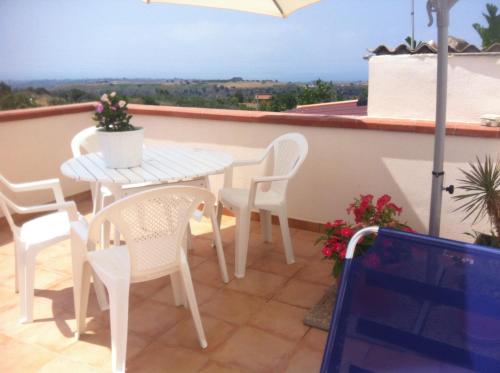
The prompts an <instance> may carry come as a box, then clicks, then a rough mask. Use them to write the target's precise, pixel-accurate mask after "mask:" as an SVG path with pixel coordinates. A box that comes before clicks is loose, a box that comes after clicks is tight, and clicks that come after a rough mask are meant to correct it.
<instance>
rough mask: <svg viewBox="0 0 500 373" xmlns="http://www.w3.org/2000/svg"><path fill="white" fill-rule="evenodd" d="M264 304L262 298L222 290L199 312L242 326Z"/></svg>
mask: <svg viewBox="0 0 500 373" xmlns="http://www.w3.org/2000/svg"><path fill="white" fill-rule="evenodd" d="M264 304H265V301H264V300H263V299H262V298H259V297H255V296H252V295H247V294H243V293H240V292H237V291H233V290H227V289H223V290H221V291H220V292H218V293H217V295H216V296H215V297H214V299H212V300H211V301H209V302H207V303H205V304H203V305H202V306H201V312H202V313H204V314H207V315H210V316H212V317H215V318H217V319H220V320H224V321H227V322H229V323H232V324H238V325H243V324H245V323H247V322H248V320H250V318H251V317H252V316H253V315H254V314H255V313H257V312H258V311H259V310H260V309H261V308H262V307H263V306H264Z"/></svg>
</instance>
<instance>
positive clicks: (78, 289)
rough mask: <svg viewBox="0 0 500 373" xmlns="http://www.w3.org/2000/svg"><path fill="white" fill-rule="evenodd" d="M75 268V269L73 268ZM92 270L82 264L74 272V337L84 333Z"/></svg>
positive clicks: (87, 265)
mask: <svg viewBox="0 0 500 373" xmlns="http://www.w3.org/2000/svg"><path fill="white" fill-rule="evenodd" d="M74 268H75V267H74ZM91 275H92V268H91V267H90V265H89V264H88V263H82V264H81V265H80V268H79V269H77V270H74V273H73V278H74V285H73V297H74V302H75V319H76V337H77V338H80V336H81V335H82V334H83V333H85V329H86V318H87V309H88V305H89V293H90V276H91Z"/></svg>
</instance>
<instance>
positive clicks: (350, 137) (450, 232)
mask: <svg viewBox="0 0 500 373" xmlns="http://www.w3.org/2000/svg"><path fill="white" fill-rule="evenodd" d="M90 116H91V114H90V113H88V114H86V113H84V114H73V115H64V116H54V117H50V118H43V119H32V120H21V121H13V122H4V123H0V172H1V173H3V174H4V175H5V176H7V177H9V178H10V179H12V181H17V182H19V181H28V180H36V179H43V178H49V177H59V178H61V180H62V182H63V189H64V192H65V194H66V195H71V194H75V193H78V192H80V191H83V190H86V189H87V184H86V183H79V182H74V181H71V180H69V179H68V178H66V177H64V176H63V175H61V173H60V171H59V167H60V165H61V163H62V162H64V161H65V160H66V159H68V158H69V157H70V156H71V153H70V147H69V144H70V140H71V138H72V136H73V135H74V134H76V133H77V132H78V131H79V130H81V129H83V128H85V127H87V126H89V125H91V123H92V122H91V119H90ZM133 123H134V124H136V125H141V126H144V127H145V130H146V132H145V135H146V137H148V138H151V139H152V141H174V142H178V143H183V144H186V145H190V144H196V145H197V146H205V147H208V148H216V149H222V150H225V151H227V152H229V153H231V154H233V156H234V157H235V158H248V157H253V156H255V155H257V154H259V153H260V152H261V151H262V150H263V149H264V148H265V146H266V145H267V144H268V143H269V142H270V141H271V140H272V139H274V138H275V137H277V136H279V135H281V134H283V133H286V132H292V131H293V132H301V133H302V134H304V136H306V138H307V140H308V141H309V149H310V150H309V155H308V158H307V159H306V161H305V163H304V165H303V167H302V169H301V170H300V171H299V173H298V175H297V176H296V178H295V179H294V180H293V181H292V182H291V184H290V189H289V196H288V197H289V198H288V200H289V215H290V217H293V218H298V219H302V220H307V221H313V222H325V221H327V220H331V219H337V218H345V217H346V212H345V209H346V207H347V205H348V204H349V203H350V202H351V201H352V199H353V198H354V197H355V196H357V195H359V194H361V193H372V194H375V195H381V194H383V193H388V194H390V195H392V196H393V197H394V201H395V202H396V203H397V204H399V205H401V206H402V207H403V209H404V212H403V217H402V219H403V220H407V221H408V223H409V224H410V225H411V226H413V227H414V228H415V229H417V230H418V231H421V232H425V231H426V226H427V222H428V211H429V205H430V187H431V167H432V148H433V136H432V135H428V134H416V133H411V132H388V131H370V130H355V129H343V128H328V127H325V128H320V127H307V126H290V125H278V124H266V123H243V122H232V121H216V120H202V119H184V118H174V117H160V116H152V115H135V116H134V120H133ZM499 145H500V140H498V139H491V138H478V137H459V136H448V137H447V140H446V157H445V159H446V163H445V171H446V173H447V174H446V180H445V182H446V183H447V184H448V183H454V182H456V179H457V178H458V177H459V171H458V169H459V168H460V167H462V168H463V167H466V163H467V162H471V161H474V159H475V156H476V155H479V156H483V155H484V154H491V155H492V156H494V157H496V156H497V153H498V149H499V148H500V147H499ZM260 171H261V170H260V169H252V168H248V169H244V168H242V169H240V170H239V171H238V172H236V174H235V176H236V179H237V185H240V186H243V185H244V184H245V182H246V180H248V178H249V177H250V173H252V172H260ZM220 183H221V179H220V177H219V178H214V180H213V187H214V189H216V188H217V186H218V185H220ZM25 197H26V198H24V199H23V200H22V201H23V202H25V203H32V202H43V201H44V200H48V198H49V196H48V195H47V194H29V195H27V196H25ZM443 200H444V205H443V220H442V235H443V236H445V237H450V238H456V239H465V237H464V236H463V234H462V233H463V232H465V231H468V230H470V224H469V223H468V222H466V223H462V222H461V218H462V216H463V215H461V214H458V213H454V212H453V209H454V208H455V207H456V206H457V204H456V203H454V202H453V201H452V200H451V199H450V197H449V196H448V195H447V194H445V195H444V198H443Z"/></svg>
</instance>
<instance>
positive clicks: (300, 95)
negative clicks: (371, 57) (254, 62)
mask: <svg viewBox="0 0 500 373" xmlns="http://www.w3.org/2000/svg"><path fill="white" fill-rule="evenodd" d="M5 83H6V84H5ZM5 83H4V85H5V86H6V87H7V88H5V89H3V90H0V110H1V109H15V108H25V107H36V106H48V105H61V104H68V103H75V102H88V101H94V100H98V99H99V97H100V96H101V95H102V94H103V93H107V92H112V91H117V92H119V93H120V94H122V95H125V96H127V97H128V98H129V101H130V102H132V103H140V104H147V105H171V106H191V107H208V108H227V109H244V110H255V109H256V108H258V109H259V110H270V111H283V110H288V109H292V108H294V107H295V106H296V105H297V104H310V103H316V102H330V101H337V100H343V99H355V98H357V97H359V96H360V95H361V93H362V92H363V91H364V90H366V83H364V82H339V83H334V82H323V81H321V80H318V81H316V82H303V83H296V82H294V83H292V82H280V81H277V80H244V79H243V78H240V77H234V78H230V79H220V80H206V79H180V78H171V79H125V78H124V79H63V80H55V79H44V80H29V81H7V82H5ZM257 95H266V96H268V97H269V98H270V99H269V100H268V101H266V102H265V103H259V102H257V100H256V96H257Z"/></svg>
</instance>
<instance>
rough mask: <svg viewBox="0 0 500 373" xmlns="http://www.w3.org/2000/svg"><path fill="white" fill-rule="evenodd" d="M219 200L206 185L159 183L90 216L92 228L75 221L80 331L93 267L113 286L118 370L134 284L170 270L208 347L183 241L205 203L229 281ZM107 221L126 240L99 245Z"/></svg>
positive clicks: (114, 355) (122, 367)
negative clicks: (217, 201)
mask: <svg viewBox="0 0 500 373" xmlns="http://www.w3.org/2000/svg"><path fill="white" fill-rule="evenodd" d="M214 201H215V197H214V196H213V195H212V194H211V193H210V192H209V191H207V190H206V189H201V188H194V187H188V186H175V187H162V188H156V189H151V190H148V191H145V192H141V193H137V194H134V195H132V196H129V197H126V198H123V199H121V200H119V201H117V202H115V203H113V204H111V205H109V206H108V207H106V208H104V209H103V210H102V211H101V212H99V213H98V214H97V215H96V216H95V217H94V219H93V220H92V221H91V223H90V226H89V229H88V231H87V230H86V228H85V226H83V225H82V224H80V223H75V224H73V225H72V251H73V263H74V265H73V272H74V273H73V275H74V279H75V284H74V292H75V293H74V299H75V311H76V321H77V332H78V334H79V335H80V334H81V333H83V332H84V331H85V315H86V312H87V304H88V292H89V276H90V273H91V271H90V269H93V270H94V271H95V272H96V273H97V275H98V276H99V277H100V279H101V280H102V282H103V283H104V285H105V286H106V288H107V289H108V295H109V305H110V320H111V342H112V367H113V371H114V372H123V371H125V360H126V348H127V331H128V306H129V289H130V284H131V283H135V282H143V281H148V280H153V279H156V278H159V277H163V276H166V275H170V276H171V280H172V288H173V290H174V298H175V302H176V305H181V304H184V305H186V298H185V296H186V297H187V303H188V304H189V309H190V310H191V314H192V316H193V320H194V324H195V327H196V331H197V333H198V339H199V342H200V345H201V347H202V348H205V347H207V341H206V338H205V334H204V331H203V326H202V322H201V318H200V314H199V311H198V306H197V302H196V297H195V293H194V290H193V284H192V281H191V275H190V271H189V266H188V261H187V254H186V249H185V247H183V240H184V235H185V233H186V229H187V225H188V222H189V219H190V217H191V216H192V215H193V212H194V211H195V209H196V208H197V207H198V206H199V205H200V204H201V203H204V206H205V209H207V210H208V212H209V215H210V217H211V220H212V226H213V230H214V236H215V237H214V238H215V243H216V248H217V254H218V259H219V266H220V270H221V274H222V278H223V280H224V282H228V275H227V268H226V262H225V258H224V252H223V249H222V241H221V238H220V232H219V228H218V225H217V217H216V214H215V211H214ZM106 222H109V223H111V224H113V225H114V226H115V227H117V228H118V229H119V230H120V232H121V234H122V235H123V237H124V239H125V244H123V245H120V246H113V247H104V248H100V249H97V248H98V246H99V244H100V227H101V226H102V224H104V223H106ZM87 232H88V234H87ZM96 249H97V250H96ZM183 288H184V289H183Z"/></svg>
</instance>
